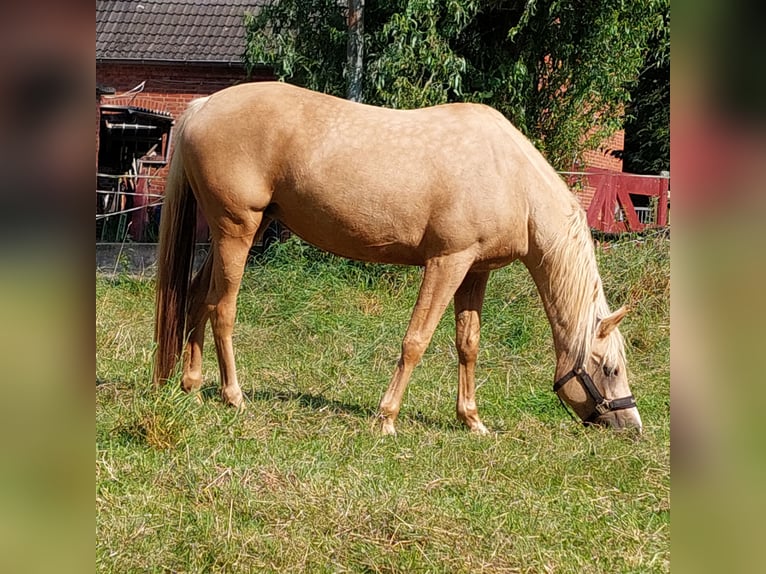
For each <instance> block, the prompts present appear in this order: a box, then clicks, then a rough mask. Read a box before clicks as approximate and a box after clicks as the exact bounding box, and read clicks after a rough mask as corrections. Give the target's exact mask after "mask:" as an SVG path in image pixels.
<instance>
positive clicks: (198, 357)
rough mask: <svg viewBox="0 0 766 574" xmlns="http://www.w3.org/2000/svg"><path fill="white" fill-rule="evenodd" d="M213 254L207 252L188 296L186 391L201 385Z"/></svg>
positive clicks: (185, 354)
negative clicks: (207, 301) (207, 299)
mask: <svg viewBox="0 0 766 574" xmlns="http://www.w3.org/2000/svg"><path fill="white" fill-rule="evenodd" d="M212 268H213V254H212V253H208V255H207V258H206V259H205V262H204V263H203V265H202V268H201V269H200V270H199V271H198V272H197V274H196V275H195V276H194V279H193V280H192V283H191V287H190V289H189V291H190V297H189V312H188V316H187V317H188V319H187V321H188V325H189V331H188V332H189V340H188V342H187V344H186V352H185V353H184V370H183V379H182V382H181V386H182V387H183V389H184V390H185V391H186V392H189V393H193V392H196V391H199V389H200V387H201V386H202V347H203V345H204V343H205V325H206V323H207V319H208V313H209V310H208V307H207V305H206V304H205V300H206V298H207V294H208V291H209V289H210V277H211V272H212Z"/></svg>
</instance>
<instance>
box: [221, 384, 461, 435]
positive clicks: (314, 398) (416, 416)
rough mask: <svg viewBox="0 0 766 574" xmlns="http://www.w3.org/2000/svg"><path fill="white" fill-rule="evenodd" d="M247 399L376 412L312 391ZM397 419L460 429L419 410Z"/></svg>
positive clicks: (262, 393)
mask: <svg viewBox="0 0 766 574" xmlns="http://www.w3.org/2000/svg"><path fill="white" fill-rule="evenodd" d="M211 391H212V393H213V394H214V395H215V396H217V390H215V389H211ZM245 396H246V397H247V399H248V400H250V401H253V402H270V401H280V402H285V403H287V402H297V403H298V404H299V405H301V406H302V407H304V408H307V409H311V410H315V411H329V412H332V413H337V414H345V415H351V416H353V417H356V418H359V419H372V418H374V417H375V416H377V414H378V409H377V406H363V405H359V404H353V403H347V402H343V401H337V400H335V399H328V398H327V397H325V396H323V395H321V394H314V393H301V392H295V391H275V390H270V389H262V390H257V391H251V392H247V393H245ZM398 420H399V421H409V422H412V423H416V424H418V425H422V426H424V427H428V428H433V429H439V430H445V431H454V430H456V429H462V427H461V425H460V424H459V423H458V422H457V421H454V422H452V423H450V422H447V421H443V420H438V419H434V418H432V417H429V416H428V415H425V414H423V413H422V412H420V411H416V412H414V413H406V412H404V411H402V413H400V415H399V419H398Z"/></svg>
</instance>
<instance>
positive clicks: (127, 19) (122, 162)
mask: <svg viewBox="0 0 766 574" xmlns="http://www.w3.org/2000/svg"><path fill="white" fill-rule="evenodd" d="M263 1H264V0H225V1H222V0H163V1H160V0H138V1H136V0H97V2H96V82H97V90H96V94H97V102H98V103H97V129H96V141H97V148H98V149H97V166H98V173H99V174H100V175H99V177H98V178H97V189H98V190H99V193H98V194H97V220H96V223H97V229H96V233H97V239H103V240H114V239H121V238H122V237H124V236H125V234H126V232H127V235H128V236H129V237H130V238H131V239H133V240H137V241H144V240H153V239H154V237H153V235H154V232H153V231H152V229H153V228H154V227H156V225H154V227H153V223H156V221H155V222H153V219H156V216H157V214H155V213H154V212H153V210H152V208H148V209H140V207H141V206H142V205H150V204H151V202H152V199H153V198H154V197H155V196H156V195H160V194H161V193H162V192H163V191H164V189H165V175H166V172H167V160H168V158H169V152H170V148H171V147H172V129H171V126H172V124H173V120H174V118H177V117H178V116H179V115H180V114H181V112H182V111H183V110H184V109H185V108H186V106H187V104H188V103H189V102H190V101H191V100H193V99H194V98H197V97H201V96H206V95H209V94H211V93H213V92H216V91H218V90H221V89H223V88H226V87H228V86H232V85H235V84H238V83H242V82H246V81H258V80H271V79H274V77H273V75H272V74H271V72H270V70H268V69H258V70H254V71H253V74H252V76H251V77H248V76H247V74H246V70H245V67H244V64H243V61H242V56H243V54H244V52H245V27H244V15H245V13H246V12H255V11H257V10H258V6H259V4H261V3H263ZM125 173H130V174H132V175H138V176H143V177H133V178H124V177H123V178H120V176H122V175H124V174H125ZM126 209H135V211H132V212H128V213H126V214H125V215H123V216H108V214H109V213H110V212H114V211H124V210H126ZM99 218H100V219H99Z"/></svg>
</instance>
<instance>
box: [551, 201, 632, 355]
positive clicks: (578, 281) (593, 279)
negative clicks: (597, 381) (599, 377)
mask: <svg viewBox="0 0 766 574" xmlns="http://www.w3.org/2000/svg"><path fill="white" fill-rule="evenodd" d="M572 203H573V205H572V207H573V209H572V211H571V213H570V214H569V216H568V220H567V223H566V224H565V226H564V232H563V233H560V234H557V236H556V237H555V238H554V239H553V241H552V242H551V244H550V246H549V247H548V248H547V249H546V251H545V254H544V256H543V262H544V264H545V266H546V268H547V269H548V283H549V284H548V291H549V293H550V295H551V297H552V298H553V299H554V300H555V301H554V305H553V308H555V309H559V310H561V311H562V314H563V315H564V316H563V317H557V318H556V320H558V321H559V322H560V323H561V324H562V325H563V326H564V328H565V329H566V331H567V333H568V338H569V342H570V345H571V351H572V354H573V356H574V357H575V360H576V362H577V364H579V365H584V364H585V363H586V361H587V359H588V357H590V355H591V344H592V342H593V338H594V336H595V333H596V327H597V326H598V321H599V320H600V319H603V318H604V317H606V316H608V315H609V314H610V310H609V305H608V303H607V301H606V296H605V295H604V289H603V285H602V283H601V277H600V275H599V272H598V267H597V264H596V255H595V251H594V248H593V238H592V237H591V234H590V228H589V227H588V223H587V219H586V216H585V212H584V211H583V210H582V209H581V208H580V206H579V205H577V203H576V202H575V201H573V202H572ZM624 354H625V349H624V343H623V339H622V335H620V333H619V331H618V330H617V329H615V331H613V336H610V337H609V342H608V345H607V349H606V353H605V355H604V357H602V358H601V360H602V364H603V363H604V362H607V361H609V362H612V361H617V360H618V359H620V358H622V360H623V361H624V358H625V357H624Z"/></svg>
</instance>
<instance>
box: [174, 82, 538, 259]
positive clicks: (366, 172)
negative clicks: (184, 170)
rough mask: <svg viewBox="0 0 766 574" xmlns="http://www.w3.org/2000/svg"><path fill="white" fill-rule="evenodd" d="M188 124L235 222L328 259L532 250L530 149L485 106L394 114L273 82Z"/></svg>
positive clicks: (230, 97)
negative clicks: (280, 233) (278, 231)
mask: <svg viewBox="0 0 766 574" xmlns="http://www.w3.org/2000/svg"><path fill="white" fill-rule="evenodd" d="M189 124H190V125H189V127H188V132H189V134H188V137H189V139H190V140H191V141H192V143H191V145H192V147H194V148H195V149H196V154H195V160H196V161H197V162H198V163H199V165H200V166H201V167H200V168H199V171H200V175H199V177H200V178H205V181H206V183H207V185H208V187H211V188H214V189H216V190H218V195H219V196H221V200H222V201H226V202H228V203H227V208H226V209H227V210H228V211H231V210H232V209H233V208H234V207H235V205H237V204H238V205H240V206H242V207H243V208H247V209H258V210H265V211H266V212H267V215H270V216H271V217H273V218H275V219H279V220H281V221H283V222H284V223H285V224H286V225H287V226H288V227H290V228H291V229H292V230H293V231H294V232H295V233H297V234H298V235H300V236H302V237H304V239H306V240H308V241H310V242H312V243H314V244H316V245H318V246H319V247H322V248H324V249H327V250H329V251H333V252H336V253H339V254H341V255H346V256H350V257H354V258H358V259H371V260H385V261H391V262H402V263H414V264H420V263H422V262H423V261H424V260H425V259H427V258H428V256H429V254H431V253H433V252H435V251H441V252H450V251H455V250H461V249H468V248H470V247H471V246H472V245H479V244H487V245H489V244H492V247H491V250H492V251H494V252H495V253H494V254H491V255H489V256H488V257H495V258H497V259H503V258H506V257H512V256H514V255H517V254H518V252H519V251H521V250H523V249H524V248H525V238H526V235H525V228H526V217H527V215H528V212H529V209H528V205H527V197H526V192H527V191H528V187H529V186H530V185H531V182H530V183H529V184H528V182H527V178H528V173H529V172H528V166H527V165H526V164H527V163H528V161H529V157H528V156H529V154H530V152H529V149H528V148H527V147H525V146H528V142H526V140H525V138H523V136H521V134H519V133H518V132H517V131H515V128H512V126H511V125H510V123H509V122H507V120H505V118H504V117H503V116H502V115H501V114H499V113H498V112H496V111H495V110H492V109H491V108H489V107H487V106H483V105H478V104H446V105H442V106H435V107H431V108H423V109H418V110H392V109H386V108H380V107H374V106H368V105H362V104H358V103H354V102H350V101H347V100H343V99H340V98H335V97H333V96H328V95H325V94H319V93H316V92H312V91H309V90H305V89H302V88H298V87H295V86H290V85H288V84H282V83H276V82H274V83H272V82H265V83H252V84H243V85H240V86H235V87H232V88H228V89H226V90H223V91H221V92H218V93H216V94H214V95H213V96H211V97H210V98H209V100H208V101H207V102H206V103H205V104H204V105H203V106H202V107H201V108H199V109H198V110H197V111H196V112H195V114H194V117H193V118H191V119H190V122H189ZM519 138H520V139H519ZM531 149H532V150H533V151H534V148H531ZM532 159H535V158H532ZM477 249H479V248H477Z"/></svg>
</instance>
